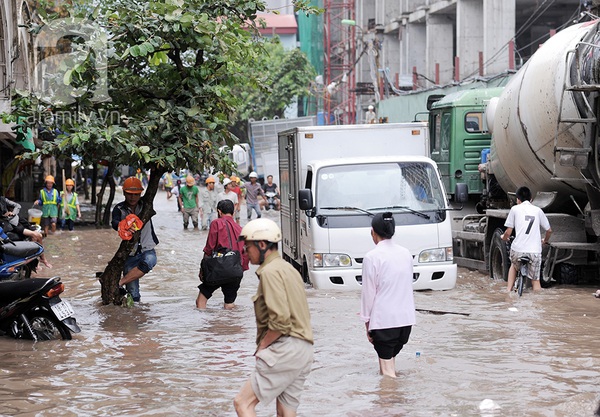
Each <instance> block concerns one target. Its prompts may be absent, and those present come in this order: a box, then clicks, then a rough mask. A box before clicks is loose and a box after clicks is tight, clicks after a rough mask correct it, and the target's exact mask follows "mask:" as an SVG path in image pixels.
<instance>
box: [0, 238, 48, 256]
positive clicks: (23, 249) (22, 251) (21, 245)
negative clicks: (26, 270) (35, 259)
mask: <svg viewBox="0 0 600 417" xmlns="http://www.w3.org/2000/svg"><path fill="white" fill-rule="evenodd" d="M14 243H15V244H14V245H13V244H12V243H5V244H4V245H2V252H4V253H5V254H7V255H9V256H12V257H15V258H28V257H30V256H33V255H35V254H37V253H38V252H39V251H40V249H41V247H40V245H39V244H37V243H35V242H27V241H25V242H14Z"/></svg>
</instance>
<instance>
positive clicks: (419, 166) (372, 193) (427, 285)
mask: <svg viewBox="0 0 600 417" xmlns="http://www.w3.org/2000/svg"><path fill="white" fill-rule="evenodd" d="M428 148H429V141H428V130H427V124H426V123H398V124H371V125H348V126H311V127H297V128H294V129H290V130H286V131H282V132H280V133H279V175H280V177H279V178H280V192H281V229H282V234H283V239H282V248H281V249H282V253H283V257H284V259H286V260H287V261H288V262H290V263H291V264H292V265H294V266H295V267H296V268H297V269H298V270H299V271H300V273H301V274H302V276H303V278H304V280H305V281H306V282H309V283H311V284H312V285H313V287H315V288H317V289H356V288H360V285H361V283H362V277H361V269H362V259H363V257H364V256H365V254H366V253H367V252H368V251H369V250H371V249H372V248H374V247H375V244H374V243H373V240H372V238H371V233H370V231H371V219H372V216H373V215H374V214H375V213H380V212H386V211H389V212H392V213H393V215H394V218H395V221H396V233H395V235H394V237H393V240H394V241H395V242H397V243H398V244H400V245H402V246H404V247H406V248H407V249H409V250H410V252H411V253H412V255H413V259H414V278H413V279H414V281H413V288H414V289H415V290H426V289H432V290H448V289H452V288H454V286H455V284H456V264H454V262H453V254H452V231H451V219H450V216H449V213H448V210H450V209H449V207H448V204H447V200H446V191H445V190H444V187H443V184H442V182H441V179H440V175H439V171H438V168H437V166H436V164H435V162H434V161H432V160H431V159H430V158H428V157H427V154H428Z"/></svg>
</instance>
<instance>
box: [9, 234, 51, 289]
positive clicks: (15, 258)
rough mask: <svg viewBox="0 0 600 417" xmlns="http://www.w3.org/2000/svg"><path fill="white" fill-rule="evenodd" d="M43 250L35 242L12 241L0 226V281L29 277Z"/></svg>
mask: <svg viewBox="0 0 600 417" xmlns="http://www.w3.org/2000/svg"><path fill="white" fill-rule="evenodd" d="M43 252H44V248H43V247H42V245H40V244H39V243H37V242H30V241H17V242H13V241H12V240H10V239H9V238H8V236H7V235H6V233H4V230H2V228H1V227H0V281H4V280H19V279H25V278H29V277H31V272H32V271H35V270H36V268H37V266H38V263H39V258H40V256H42V253H43Z"/></svg>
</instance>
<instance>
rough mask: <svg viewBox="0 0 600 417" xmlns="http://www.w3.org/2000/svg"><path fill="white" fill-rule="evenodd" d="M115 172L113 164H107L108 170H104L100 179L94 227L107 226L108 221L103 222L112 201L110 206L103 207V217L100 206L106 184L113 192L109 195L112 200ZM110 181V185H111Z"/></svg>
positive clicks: (102, 201)
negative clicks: (104, 172)
mask: <svg viewBox="0 0 600 417" xmlns="http://www.w3.org/2000/svg"><path fill="white" fill-rule="evenodd" d="M114 172H115V164H113V163H109V164H108V169H107V170H106V175H105V177H104V178H103V179H102V187H100V191H99V192H98V200H97V201H96V227H101V226H106V225H108V224H109V222H108V221H105V219H106V217H107V216H106V212H110V206H111V205H112V201H110V204H108V202H107V204H106V207H105V212H104V213H105V215H104V216H103V215H102V213H103V211H102V205H103V203H104V193H105V192H106V185H107V184H111V189H112V190H113V191H112V193H111V195H112V196H113V198H114V195H115V194H114V188H115V181H114V176H113V174H114ZM111 180H112V183H111Z"/></svg>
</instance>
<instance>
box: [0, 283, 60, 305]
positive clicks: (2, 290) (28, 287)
mask: <svg viewBox="0 0 600 417" xmlns="http://www.w3.org/2000/svg"><path fill="white" fill-rule="evenodd" d="M48 280H55V281H56V282H55V283H58V282H60V279H55V278H29V279H24V280H22V281H0V303H3V304H6V303H8V302H11V301H14V300H16V299H18V298H23V297H26V296H28V295H30V294H31V293H34V292H36V291H39V290H41V289H42V288H44V286H45V285H46V283H47V282H48ZM49 288H50V287H49Z"/></svg>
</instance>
